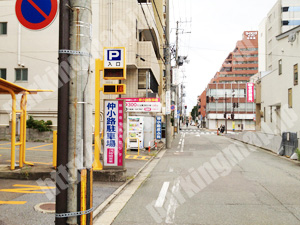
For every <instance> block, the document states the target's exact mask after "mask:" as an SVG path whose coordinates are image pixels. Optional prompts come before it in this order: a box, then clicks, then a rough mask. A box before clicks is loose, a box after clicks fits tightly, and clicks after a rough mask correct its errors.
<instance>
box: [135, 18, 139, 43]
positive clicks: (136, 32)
mask: <svg viewBox="0 0 300 225" xmlns="http://www.w3.org/2000/svg"><path fill="white" fill-rule="evenodd" d="M138 37H139V35H138V21H137V20H136V21H135V38H136V39H138Z"/></svg>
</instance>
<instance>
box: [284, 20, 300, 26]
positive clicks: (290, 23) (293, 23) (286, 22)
mask: <svg viewBox="0 0 300 225" xmlns="http://www.w3.org/2000/svg"><path fill="white" fill-rule="evenodd" d="M298 25H300V20H283V21H282V26H298Z"/></svg>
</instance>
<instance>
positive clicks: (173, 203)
mask: <svg viewBox="0 0 300 225" xmlns="http://www.w3.org/2000/svg"><path fill="white" fill-rule="evenodd" d="M179 185H180V179H177V180H176V181H175V183H174V185H173V187H172V195H171V198H170V203H169V205H168V210H167V217H166V220H165V222H166V223H174V219H175V212H176V209H177V207H178V206H179V204H178V202H177V200H176V199H175V197H174V195H177V193H178V192H179V188H180V186H179Z"/></svg>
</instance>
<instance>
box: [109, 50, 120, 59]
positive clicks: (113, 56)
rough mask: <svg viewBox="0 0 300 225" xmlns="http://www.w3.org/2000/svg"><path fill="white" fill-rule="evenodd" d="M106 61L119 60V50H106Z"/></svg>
mask: <svg viewBox="0 0 300 225" xmlns="http://www.w3.org/2000/svg"><path fill="white" fill-rule="evenodd" d="M107 53H108V54H107V60H108V61H120V60H121V50H117V49H116V50H108V51H107Z"/></svg>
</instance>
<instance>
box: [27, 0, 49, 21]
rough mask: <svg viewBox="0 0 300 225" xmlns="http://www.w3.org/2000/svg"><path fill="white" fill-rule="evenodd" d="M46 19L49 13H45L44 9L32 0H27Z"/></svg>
mask: <svg viewBox="0 0 300 225" xmlns="http://www.w3.org/2000/svg"><path fill="white" fill-rule="evenodd" d="M27 1H28V2H29V3H30V4H31V5H32V6H33V7H34V8H35V9H36V10H37V11H38V12H39V13H40V14H41V15H42V16H43V17H44V18H45V19H47V18H48V16H47V14H46V13H44V11H43V10H41V9H40V7H38V6H37V4H35V3H34V2H33V1H32V0H27Z"/></svg>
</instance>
